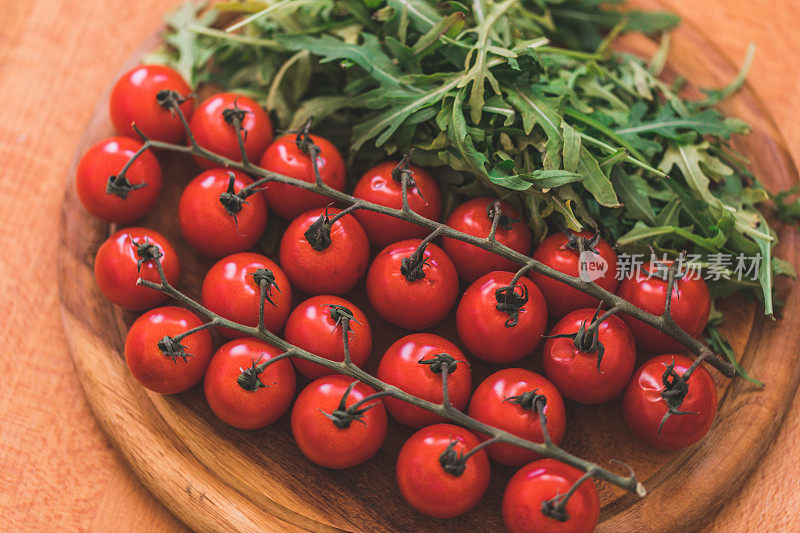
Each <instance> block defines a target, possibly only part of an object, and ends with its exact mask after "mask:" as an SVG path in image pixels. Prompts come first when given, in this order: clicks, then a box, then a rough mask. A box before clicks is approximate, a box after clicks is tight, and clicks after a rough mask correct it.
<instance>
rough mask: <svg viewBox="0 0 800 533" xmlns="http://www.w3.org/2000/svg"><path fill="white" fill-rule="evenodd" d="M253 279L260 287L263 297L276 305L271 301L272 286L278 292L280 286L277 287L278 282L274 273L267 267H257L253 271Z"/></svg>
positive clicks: (276, 305)
mask: <svg viewBox="0 0 800 533" xmlns="http://www.w3.org/2000/svg"><path fill="white" fill-rule="evenodd" d="M253 281H254V282H255V283H256V285H258V286H259V287H260V288H261V292H262V294H263V298H264V299H265V300H266V301H268V302H269V303H271V304H272V305H274V306H275V307H278V304H276V303H275V302H273V301H272V288H273V287H274V288H275V289H276V290H277V291H278V292H281V288H280V287H278V282H277V281H276V280H275V274H274V273H273V272H272V270H270V269H268V268H259V269H258V270H256V271H255V272H253Z"/></svg>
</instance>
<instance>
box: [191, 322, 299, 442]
mask: <svg viewBox="0 0 800 533" xmlns="http://www.w3.org/2000/svg"><path fill="white" fill-rule="evenodd" d="M281 353H283V351H282V350H280V349H278V348H276V347H274V346H272V345H271V344H267V343H266V342H263V341H261V340H258V339H254V338H243V339H236V340H232V341H230V342H228V343H227V344H224V345H222V347H220V349H219V350H217V351H216V353H215V354H214V357H212V358H211V363H210V364H209V365H208V369H207V370H206V376H205V380H204V382H203V389H204V391H205V395H206V401H207V402H208V406H209V407H211V410H212V411H214V414H215V415H217V418H219V419H220V420H222V421H223V422H225V423H226V424H229V425H231V426H233V427H236V428H239V429H260V428H263V427H264V426H267V425H269V424H272V423H273V422H275V421H276V420H278V419H279V418H280V417H282V416H283V414H284V413H285V412H286V411H288V410H289V407H290V406H291V405H292V400H293V399H294V392H295V387H296V379H295V376H294V368H292V363H291V361H290V360H289V359H282V360H280V361H277V362H275V363H272V364H270V365H269V366H267V367H266V368H265V369H264V371H263V372H261V373H260V374H258V379H259V380H260V381H261V383H262V384H263V385H264V386H263V387H259V388H258V389H257V390H255V391H250V390H247V389H245V388H243V387H241V386H240V385H239V383H238V382H237V379H238V378H239V376H240V375H241V374H242V370H243V369H244V370H247V369H248V368H252V366H253V365H254V364H255V365H259V364H261V363H264V362H266V361H269V360H270V359H273V358H274V357H277V356H278V355H280V354H281Z"/></svg>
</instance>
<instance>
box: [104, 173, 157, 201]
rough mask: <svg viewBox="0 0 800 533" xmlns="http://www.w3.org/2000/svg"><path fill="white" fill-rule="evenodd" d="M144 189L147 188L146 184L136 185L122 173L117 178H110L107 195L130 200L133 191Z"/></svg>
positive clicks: (107, 183) (107, 184)
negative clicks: (129, 195)
mask: <svg viewBox="0 0 800 533" xmlns="http://www.w3.org/2000/svg"><path fill="white" fill-rule="evenodd" d="M143 187H147V183H146V182H142V183H137V184H136V185H134V184H133V183H131V182H130V181H128V178H127V177H126V176H125V173H124V172H120V173H119V174H117V175H116V176H109V177H108V181H107V182H106V194H113V195H116V196H119V197H120V198H122V199H123V200H127V199H128V194H129V193H130V192H131V191H136V190H138V189H141V188H143Z"/></svg>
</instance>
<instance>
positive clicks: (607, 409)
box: [59, 0, 800, 531]
mask: <svg viewBox="0 0 800 533" xmlns="http://www.w3.org/2000/svg"><path fill="white" fill-rule="evenodd" d="M638 4H640V5H643V6H644V7H645V8H649V9H657V8H658V7H659V6H658V4H657V3H656V2H655V1H653V0H647V1H644V2H638ZM152 44H153V43H152V42H151V43H149V44H148V45H147V46H146V47H144V48H143V49H142V52H144V51H145V50H146V49H148V48H150V47H151V46H152ZM653 46H654V45H653V43H650V42H649V41H645V40H643V39H634V40H628V41H626V44H625V47H626V48H628V49H630V50H636V51H639V52H646V53H652V50H653ZM140 56H141V54H137V55H136V56H135V57H134V58H132V60H131V62H130V64H129V65H128V66H129V67H130V66H131V65H132V64H133V63H134V62H135V61H136V59H137V58H138V57H140ZM669 66H670V70H671V71H672V72H673V73H675V74H678V75H681V76H684V77H686V78H687V79H690V80H692V83H693V84H696V85H697V86H720V85H723V84H725V83H727V82H728V81H730V80H731V79H732V78H733V76H734V75H735V73H736V69H735V68H734V67H733V66H732V65H731V63H730V62H728V61H727V60H726V59H725V58H724V57H722V56H721V55H720V53H719V52H718V51H717V50H715V49H714V48H713V46H712V45H711V44H710V43H709V42H708V41H707V40H706V39H705V38H703V36H702V34H701V33H700V31H699V30H697V29H696V28H693V27H690V26H685V25H684V26H682V27H681V28H680V29H678V30H677V31H676V32H675V33H674V35H673V47H672V53H671V56H670V63H669ZM107 102H108V99H107V96H106V98H104V99H103V100H102V101H101V102H100V103H99V104H98V107H97V110H96V113H95V115H94V118H93V119H92V121H91V123H90V124H89V126H88V127H87V129H86V132H85V133H84V136H83V138H82V140H81V142H80V145H79V148H78V153H77V156H78V157H79V156H80V155H81V154H82V153H83V152H84V151H85V150H86V148H88V147H89V146H90V145H91V144H92V143H94V142H96V141H98V140H100V139H101V138H103V137H105V136H108V135H111V134H112V129H111V125H110V123H109V121H108V118H107V105H108V103H107ZM725 110H726V111H727V112H728V113H730V114H732V115H733V116H737V117H740V118H742V119H744V120H746V121H748V122H749V123H750V124H752V125H753V133H752V134H751V135H749V136H746V137H741V138H737V139H736V140H735V142H736V145H737V146H738V147H739V149H740V150H741V151H742V152H743V153H744V154H746V155H747V156H748V157H749V158H750V160H751V169H752V170H753V172H754V174H755V175H757V176H758V177H759V178H760V179H761V180H762V181H763V182H764V183H765V185H766V186H767V187H768V188H769V189H770V190H772V191H777V190H781V189H784V188H788V187H790V186H792V185H795V184H797V183H798V174H797V170H796V169H795V167H794V166H793V164H792V162H791V160H790V158H789V156H788V152H787V150H786V147H785V143H784V141H783V139H782V138H781V136H780V134H779V133H778V131H777V130H776V128H775V125H774V123H773V122H772V120H771V119H770V117H769V116H768V115H767V114H766V112H765V110H764V106H763V105H762V104H761V102H760V101H759V100H758V98H757V97H756V95H755V94H754V93H753V91H752V90H751V89H750V88H749V87H745V88H744V89H743V90H742V91H741V92H740V93H739V94H737V95H736V96H735V97H734V98H733V99H732V100H730V101H729V102H726V104H725ZM160 156H161V157H160V159H161V160H162V164H163V166H164V175H165V178H166V179H165V187H164V191H163V193H162V196H161V198H160V199H159V202H158V204H157V205H156V207H155V209H154V210H153V212H152V213H150V214H149V215H148V216H147V217H146V218H145V219H144V220H143V221H141V223H140V225H143V226H145V227H151V228H154V229H157V230H159V231H161V232H163V233H165V234H166V235H167V237H168V238H170V240H171V242H172V243H173V244H174V245H176V248H177V249H178V252H179V254H180V256H181V258H182V260H183V265H184V266H185V269H184V277H183V280H182V283H181V284H180V287H181V288H182V289H183V290H185V291H187V292H188V293H189V294H190V295H192V296H195V297H196V296H197V293H198V288H199V286H200V283H201V280H202V276H203V274H204V273H205V271H206V270H207V269H208V267H209V266H210V264H211V262H209V261H206V260H202V259H198V258H197V256H196V255H195V254H194V253H193V252H192V250H191V249H190V248H189V246H188V245H187V244H186V243H185V242H184V241H183V239H182V238H181V236H180V232H179V230H178V228H177V224H176V218H175V215H174V213H175V211H176V208H177V200H178V197H179V194H180V190H181V188H182V187H183V186H184V185H185V184H186V183H187V182H188V180H190V179H191V178H192V176H193V175H194V174H196V172H197V170H196V169H195V167H193V165H192V163H191V162H190V161H189V160H188V159H185V158H182V157H178V156H174V155H173V154H160ZM76 160H77V159H76ZM74 170H75V165H73V168H72V169H71V171H70V174H69V176H68V179H69V180H70V181H73V180H74ZM271 223H272V224H275V223H277V222H275V221H274V220H273V221H272V222H271ZM776 227H777V228H778V230H777V231H778V234H779V238H780V244H779V245H778V247H777V249H776V253H777V255H778V256H780V257H782V258H784V259H786V260H789V261H790V262H792V264H794V265H795V266H796V267H798V266H800V236H798V234H797V233H796V232H794V231H792V230H791V229H790V228H788V227H785V226H782V225H779V224H778V225H777V226H776ZM113 229H114V228H110V227H109V225H108V224H105V223H102V222H100V221H98V220H96V219H94V218H93V217H92V216H90V215H89V214H88V213H87V212H86V211H85V210H84V209H83V208H82V207H81V205H80V203H79V201H78V199H77V197H76V193H75V188H74V186H73V185H70V187H69V188H68V190H67V193H66V196H65V198H64V204H63V234H62V248H61V251H60V254H59V255H60V265H59V288H60V298H61V309H62V315H63V321H64V328H65V330H66V333H67V338H68V340H69V347H70V350H71V352H72V355H73V358H74V361H75V366H76V368H77V370H78V374H79V376H80V379H81V382H82V384H83V387H84V390H85V392H86V397H87V398H88V400H89V403H90V404H91V406H92V409H93V410H94V412H95V415H96V416H97V419H98V421H99V422H100V424H101V426H102V427H103V429H104V430H105V431H106V433H107V434H108V435H109V437H110V438H111V440H112V441H113V442H114V444H115V445H116V447H117V448H118V450H119V452H120V453H121V454H122V456H123V457H124V458H125V459H126V460H127V461H128V463H129V464H130V465H131V468H132V469H133V471H134V472H135V473H136V475H137V476H138V477H139V478H140V479H141V480H142V482H143V483H144V484H145V485H146V486H147V487H148V489H149V490H150V491H151V492H152V493H153V494H154V495H155V496H156V497H157V498H158V499H159V500H161V502H163V503H164V505H166V506H167V508H169V509H170V510H171V511H172V512H173V513H174V514H175V515H176V516H177V517H178V518H180V519H181V520H182V521H183V522H184V523H186V524H187V525H188V526H189V527H191V528H194V529H197V530H203V531H212V530H213V531H232V530H236V531H263V530H280V531H299V530H311V531H333V530H355V531H409V530H416V531H420V530H425V531H445V530H453V529H456V528H459V529H461V528H463V529H466V530H472V531H489V530H493V531H496V530H499V529H501V528H502V519H501V517H500V502H501V497H502V491H503V487H504V485H505V482H506V481H507V480H508V478H509V477H510V476H511V475H512V474H513V469H510V468H506V467H501V466H494V467H493V471H492V482H491V486H490V488H489V491H488V493H487V495H486V497H485V498H484V499H483V500H482V501H481V503H480V504H479V505H478V506H477V507H476V508H475V509H473V510H472V511H471V512H469V513H467V514H466V515H464V516H462V517H460V518H457V519H454V520H448V521H443V520H437V519H432V518H428V517H425V516H423V515H421V514H419V513H416V512H414V511H413V510H411V509H410V508H409V507H408V506H407V505H406V504H405V503H404V502H403V501H402V499H401V498H400V496H399V494H398V492H397V487H396V485H395V480H394V460H395V457H396V455H397V452H398V450H399V448H400V446H401V445H402V443H403V442H404V440H405V438H406V437H408V436H409V435H410V434H411V433H412V431H411V430H410V429H408V428H405V427H402V426H400V425H399V424H396V423H392V425H391V427H390V431H389V437H388V439H387V442H386V445H385V446H384V447H383V449H382V450H381V451H380V452H379V453H378V455H377V456H376V457H374V458H373V459H372V460H370V461H368V462H367V463H366V464H365V465H363V466H361V467H358V468H354V469H349V470H345V471H332V470H327V469H323V468H319V467H316V466H315V465H313V464H311V463H310V462H309V461H308V460H306V459H305V458H304V457H303V456H302V455H301V454H300V453H299V452H298V450H297V449H296V447H295V446H294V443H293V441H292V437H291V433H290V431H289V427H288V426H289V424H288V416H284V417H283V418H282V419H281V420H280V421H278V422H277V423H275V424H273V425H272V426H270V427H268V428H266V429H264V430H260V431H252V432H245V431H239V430H235V429H233V428H230V427H227V426H226V425H225V424H223V423H221V422H220V421H218V420H217V419H216V418H215V417H214V415H213V414H212V413H211V411H210V410H209V409H208V407H207V405H206V404H205V400H204V398H203V393H202V390H201V388H200V387H197V388H195V389H194V390H192V391H189V392H187V393H184V394H180V395H176V396H161V395H158V394H152V393H149V392H148V391H146V390H145V389H144V388H142V387H141V386H139V385H138V383H137V382H136V381H135V380H134V379H133V378H132V377H131V376H130V374H129V372H128V370H127V367H126V365H125V361H124V359H123V357H122V353H121V352H122V346H123V341H124V338H125V334H126V332H127V330H128V327H129V326H130V324H131V322H132V321H133V320H134V319H135V318H136V317H135V315H134V314H131V313H126V312H123V311H121V310H120V309H119V308H117V307H116V306H114V305H113V304H111V303H110V302H109V301H107V300H106V299H105V298H104V297H103V296H102V294H100V292H99V290H98V289H97V286H96V284H95V282H94V278H93V263H94V254H95V252H96V250H97V248H98V246H99V245H100V243H101V242H102V241H103V240H104V239H105V238H106V237H107V236H108V235H109V234H110V232H111V231H112V230H113ZM779 292H780V294H781V297H782V298H783V299H784V300H785V301H786V306H785V315H784V317H783V318H782V319H781V320H778V321H772V320H770V319H769V318H767V317H765V316H764V315H763V314H762V312H761V310H760V307H759V306H758V305H756V304H754V303H752V302H747V301H745V300H744V299H742V298H731V299H728V300H727V301H726V302H724V305H723V310H724V311H725V312H726V324H725V332H726V333H727V334H728V335H729V337H730V338H731V341H732V344H733V346H734V349H735V350H736V351H737V353H743V356H742V362H743V364H744V365H745V367H747V368H748V369H749V370H750V372H751V373H752V374H753V375H755V376H757V377H758V378H759V379H761V380H762V381H764V382H765V383H766V384H767V386H766V387H765V388H764V389H758V388H756V387H754V386H752V385H750V384H749V383H748V382H747V381H745V380H743V379H736V380H733V381H726V380H724V379H722V378H720V376H719V375H715V379H716V380H717V384H718V391H719V398H720V400H719V412H718V415H717V419H716V421H715V423H714V425H713V427H712V428H711V431H710V432H709V434H708V436H707V437H706V438H705V439H703V441H701V442H700V443H699V444H697V445H696V446H693V447H691V448H689V449H686V450H682V451H678V452H660V451H656V450H652V449H649V448H647V447H646V446H644V445H642V444H640V443H638V442H637V441H636V440H635V439H634V438H633V436H632V435H631V434H630V433H629V432H628V431H627V429H626V428H625V425H624V424H623V422H622V417H621V414H620V413H621V409H620V403H619V402H618V401H617V402H611V403H610V404H607V405H603V406H598V407H583V406H577V405H574V404H570V405H568V413H567V417H568V420H569V422H568V430H567V435H566V438H565V440H564V442H563V443H562V445H563V446H564V447H565V448H566V449H567V450H569V451H571V452H573V453H575V454H577V455H579V456H582V457H586V458H588V459H591V460H593V461H595V462H598V463H599V464H601V465H603V466H609V467H613V465H611V464H610V463H609V460H610V459H619V460H622V461H625V462H626V463H628V464H629V465H631V466H632V467H633V468H634V469H635V470H636V472H637V475H638V476H639V478H640V479H641V480H642V481H643V482H644V484H645V486H646V487H647V490H648V492H649V494H648V496H647V497H646V498H644V499H637V498H636V497H634V496H631V495H629V494H625V493H623V492H622V491H620V490H618V489H616V488H615V487H609V486H607V485H599V490H600V494H601V501H602V511H601V516H600V524H599V527H598V529H599V530H600V531H651V530H652V531H662V530H663V531H668V530H676V529H678V530H684V529H686V528H697V527H699V526H700V525H702V524H703V523H705V522H706V521H707V520H708V519H710V518H711V517H712V516H713V515H714V514H715V513H716V512H717V511H718V510H719V508H720V507H721V506H722V505H723V504H724V503H725V501H726V500H727V499H728V498H729V496H731V495H732V494H733V493H735V491H736V490H738V488H739V486H740V484H741V482H742V481H743V480H744V478H745V477H746V476H747V475H748V474H749V473H750V472H752V470H753V469H754V468H755V466H756V464H757V463H758V461H759V459H760V458H761V455H762V454H763V452H764V451H765V450H766V448H767V446H768V445H769V443H770V441H771V440H772V438H773V436H774V435H775V433H776V431H777V430H778V428H779V426H780V424H781V422H782V420H783V417H784V414H785V412H786V409H787V406H788V405H790V402H791V398H792V397H793V396H794V393H795V391H796V389H797V386H798V382H800V360H798V358H797V357H796V353H795V351H796V347H797V346H799V345H800V291H797V290H794V289H793V288H792V287H791V285H790V283H788V282H787V281H786V280H780V281H779ZM348 297H349V298H351V299H353V300H354V301H355V302H356V303H357V304H358V305H360V306H363V307H362V308H365V310H366V311H367V312H368V315H369V316H370V317H375V318H374V319H371V320H373V324H372V325H373V329H374V331H375V336H376V339H375V348H374V351H373V356H372V364H373V365H375V363H376V360H377V359H378V358H379V357H380V355H381V354H382V353H383V351H384V350H385V349H386V347H387V346H388V345H389V344H390V343H391V342H393V341H394V340H396V339H397V338H398V337H400V336H401V335H402V334H403V332H402V331H400V330H398V329H397V328H394V327H391V326H390V325H388V324H387V323H385V322H383V321H381V320H380V319H379V318H377V315H376V314H375V313H372V312H370V309H369V305H368V303H367V302H366V299H365V298H364V296H363V289H362V288H357V289H356V290H355V291H354V292H353V293H352V294H351V295H349V296H348ZM299 300H300V298H299V297H298V298H296V301H299ZM453 322H454V321H453V320H452V319H451V320H448V321H446V322H445V323H444V324H442V325H440V326H439V327H437V328H435V332H438V333H440V334H443V335H445V336H448V337H450V338H453V339H457V336H456V335H455V328H454V324H453ZM538 359H539V357H538V354H534V355H533V356H532V357H530V358H528V359H527V360H524V361H522V362H521V366H525V367H529V368H533V369H535V370H540V369H541V363H540V362H539V361H538ZM373 369H374V366H373ZM473 369H474V372H475V376H474V380H475V383H476V384H477V383H478V382H479V380H481V379H483V377H485V376H486V375H488V373H490V372H492V371H493V370H496V367H492V366H491V365H488V364H486V365H482V364H477V363H476V364H475V365H474V366H473ZM300 385H301V386H302V385H303V383H301V384H300Z"/></svg>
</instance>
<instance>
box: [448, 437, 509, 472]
mask: <svg viewBox="0 0 800 533" xmlns="http://www.w3.org/2000/svg"><path fill="white" fill-rule="evenodd" d="M499 440H500V439H499V438H498V437H492V438H491V439H489V440H485V441H483V442H481V443H480V444H478V445H477V446H475V447H473V448H472V449H471V450H470V451H468V452H467V453H464V451H463V450H462V451H461V452H460V453H459V452H457V451H456V445H457V444H458V443H459V442H461V441H460V440H458V439H454V438H451V439H450V444H448V445H447V448H445V449H444V451H443V452H442V453H441V455H439V464H440V465H441V466H442V469H444V471H445V472H447V473H448V474H451V475H453V476H456V477H458V476H460V475H461V474H463V473H464V470H466V468H467V460H468V459H469V458H470V457H472V456H473V455H475V454H476V453H478V452H479V451H481V450H482V449H484V448H486V447H487V446H490V445H492V444H494V443H495V442H498V441H499Z"/></svg>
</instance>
